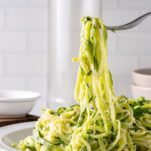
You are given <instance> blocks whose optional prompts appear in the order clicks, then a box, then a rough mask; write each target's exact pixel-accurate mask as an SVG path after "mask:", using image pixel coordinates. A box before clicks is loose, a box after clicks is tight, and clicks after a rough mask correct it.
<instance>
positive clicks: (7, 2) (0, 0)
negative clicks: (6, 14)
mask: <svg viewBox="0 0 151 151" xmlns="http://www.w3.org/2000/svg"><path fill="white" fill-rule="evenodd" d="M25 6H26V0H0V8H12V7H14V8H20V7H25Z"/></svg>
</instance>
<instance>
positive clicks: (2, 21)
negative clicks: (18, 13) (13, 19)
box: [0, 9, 4, 29]
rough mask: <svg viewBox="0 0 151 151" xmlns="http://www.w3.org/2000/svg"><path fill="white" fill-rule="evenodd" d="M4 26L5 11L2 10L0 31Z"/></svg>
mask: <svg viewBox="0 0 151 151" xmlns="http://www.w3.org/2000/svg"><path fill="white" fill-rule="evenodd" d="M3 26H4V10H2V9H0V29H3Z"/></svg>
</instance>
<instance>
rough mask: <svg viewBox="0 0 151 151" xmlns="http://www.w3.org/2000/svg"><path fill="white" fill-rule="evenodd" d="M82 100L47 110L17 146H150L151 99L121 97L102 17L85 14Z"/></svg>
mask: <svg viewBox="0 0 151 151" xmlns="http://www.w3.org/2000/svg"><path fill="white" fill-rule="evenodd" d="M81 21H82V25H83V27H82V31H81V46H80V52H79V57H77V58H73V61H78V62H79V63H80V66H79V69H78V76H77V83H76V86H75V93H74V97H75V99H76V100H77V102H78V104H77V105H74V106H71V107H68V108H65V107H61V108H59V109H58V110H57V111H53V110H50V109H45V110H44V111H43V114H42V116H41V117H40V118H39V120H38V121H37V123H36V126H35V128H34V130H33V135H32V136H29V137H27V138H25V139H24V140H22V141H20V142H19V143H18V144H14V145H13V146H14V147H16V148H17V149H19V150H22V151H151V101H150V100H146V99H145V98H143V97H140V98H138V99H137V100H134V99H128V98H126V97H125V96H116V95H115V93H114V88H113V81H112V75H111V73H110V71H109V69H108V61H107V54H108V52H107V31H106V27H105V25H104V24H103V22H102V20H100V19H98V18H92V17H83V18H82V20H81Z"/></svg>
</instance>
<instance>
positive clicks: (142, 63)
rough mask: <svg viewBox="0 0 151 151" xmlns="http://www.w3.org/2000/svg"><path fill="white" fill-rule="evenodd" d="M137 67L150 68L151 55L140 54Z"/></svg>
mask: <svg viewBox="0 0 151 151" xmlns="http://www.w3.org/2000/svg"><path fill="white" fill-rule="evenodd" d="M139 67H140V68H150V67H151V55H146V56H145V55H143V56H142V55H141V56H140V57H139Z"/></svg>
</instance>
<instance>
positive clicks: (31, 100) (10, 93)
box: [0, 90, 40, 118]
mask: <svg viewBox="0 0 151 151" xmlns="http://www.w3.org/2000/svg"><path fill="white" fill-rule="evenodd" d="M38 98H40V94H39V93H36V92H30V91H21V90H2V91H0V118H7V117H8V118H10V117H22V116H25V115H26V114H28V113H29V112H30V111H31V110H32V108H33V107H34V105H35V103H36V100H37V99H38Z"/></svg>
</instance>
